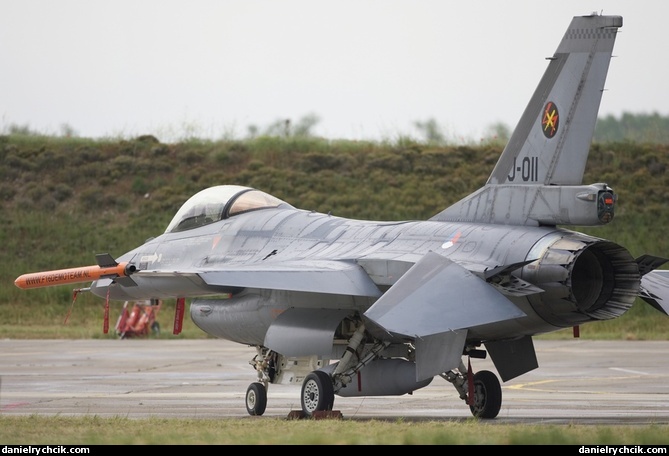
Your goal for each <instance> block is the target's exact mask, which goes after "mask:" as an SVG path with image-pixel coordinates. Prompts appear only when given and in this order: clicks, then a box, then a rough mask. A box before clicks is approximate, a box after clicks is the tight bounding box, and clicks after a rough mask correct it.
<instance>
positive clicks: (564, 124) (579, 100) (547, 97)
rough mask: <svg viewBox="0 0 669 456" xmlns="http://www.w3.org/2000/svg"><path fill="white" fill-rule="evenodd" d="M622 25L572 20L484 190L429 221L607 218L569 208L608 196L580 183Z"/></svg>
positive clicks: (614, 20)
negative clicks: (568, 188)
mask: <svg viewBox="0 0 669 456" xmlns="http://www.w3.org/2000/svg"><path fill="white" fill-rule="evenodd" d="M620 27H622V17H621V16H599V15H591V16H579V17H574V18H573V20H572V22H571V24H570V25H569V28H568V29H567V32H566V33H565V35H564V37H563V38H562V41H561V42H560V45H559V46H558V48H557V51H556V52H555V54H554V55H553V57H551V58H549V60H550V63H549V64H548V68H547V69H546V72H545V73H544V76H543V77H542V79H541V81H540V82H539V85H538V86H537V89H536V90H535V92H534V95H533V96H532V98H531V99H530V102H529V104H528V105H527V107H526V108H525V111H524V113H523V115H522V117H521V118H520V121H519V122H518V125H517V126H516V129H515V130H514V132H513V134H512V135H511V138H510V140H509V143H508V144H507V145H506V147H505V148H504V151H503V152H502V155H501V157H500V159H499V161H498V162H497V164H496V165H495V168H494V169H493V171H492V174H491V175H490V177H489V178H488V181H487V183H486V185H485V187H483V188H481V189H480V190H479V191H477V192H475V193H473V194H471V195H469V196H468V197H465V198H464V199H463V200H461V201H459V202H458V203H456V204H454V205H453V206H451V207H449V208H447V209H445V210H444V211H442V212H440V213H439V214H437V215H435V216H434V217H432V220H443V221H470V222H487V223H504V224H519V225H539V224H553V225H555V224H558V223H560V224H579V225H590V224H601V223H607V222H608V221H609V220H610V219H611V218H612V215H613V207H612V206H611V207H610V213H609V216H608V217H604V220H600V217H599V216H596V217H594V218H593V217H592V216H591V214H592V211H590V210H589V208H585V207H583V208H581V209H585V210H586V212H588V215H587V216H586V217H585V219H584V216H583V214H579V212H580V211H579V210H578V209H574V210H572V209H571V206H573V204H579V202H586V201H590V200H592V199H593V198H594V200H595V202H597V201H598V200H599V199H600V197H601V196H602V192H603V193H609V194H610V195H609V196H611V197H613V195H612V193H611V190H610V189H609V188H608V187H607V186H606V185H605V184H595V185H594V186H584V187H583V186H581V183H582V179H583V172H584V170H585V164H586V161H587V158H588V152H589V148H590V143H591V141H592V136H593V133H594V130H595V123H596V121H597V114H598V111H599V105H600V102H601V99H602V91H603V89H604V82H605V80H606V74H607V72H608V68H609V62H610V60H611V53H612V51H613V44H614V42H615V38H616V34H617V32H618V28H620ZM561 186H572V187H571V188H570V190H565V188H564V187H561ZM565 192H566V193H565ZM593 192H594V193H593ZM593 195H594V196H593ZM565 197H568V198H569V197H573V198H575V199H571V200H569V201H565V200H564V198H565ZM511 199H513V203H512V202H511ZM565 205H566V206H565ZM565 211H566V212H569V211H571V212H572V213H571V214H568V213H566V212H565ZM591 219H592V220H591Z"/></svg>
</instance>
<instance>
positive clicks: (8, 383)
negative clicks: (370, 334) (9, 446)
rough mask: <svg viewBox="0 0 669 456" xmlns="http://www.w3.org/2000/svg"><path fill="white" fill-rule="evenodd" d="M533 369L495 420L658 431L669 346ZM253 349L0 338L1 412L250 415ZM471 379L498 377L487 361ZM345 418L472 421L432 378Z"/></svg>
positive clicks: (668, 386)
mask: <svg viewBox="0 0 669 456" xmlns="http://www.w3.org/2000/svg"><path fill="white" fill-rule="evenodd" d="M535 348H536V351H537V357H538V360H539V368H538V369H535V370H533V371H531V372H528V373H526V374H525V375H522V376H520V377H518V378H516V379H513V380H511V381H509V382H506V383H503V384H502V395H503V397H502V409H501V411H500V413H499V416H498V417H497V418H496V419H495V420H493V422H497V423H523V422H527V423H537V422H544V423H587V424H626V423H629V424H668V423H669V359H668V357H667V354H669V342H666V341H614V342H612V341H589V340H583V339H574V340H563V341H542V340H539V341H535ZM254 354H255V350H254V349H252V348H249V347H245V346H242V345H238V344H234V343H231V342H228V341H223V340H213V339H208V340H181V339H175V340H165V339H148V340H147V339H126V340H116V339H105V340H0V413H1V414H3V415H32V414H39V415H61V416H75V415H96V416H100V417H119V416H120V417H129V418H145V417H163V418H169V417H174V418H253V419H258V417H250V416H249V415H248V414H247V412H246V408H245V394H246V389H247V387H248V385H249V384H250V383H251V382H253V381H255V380H256V376H255V372H254V370H253V369H252V367H251V366H250V365H249V361H250V360H251V359H252V357H253V355H254ZM472 367H473V368H474V370H475V371H478V370H482V369H488V370H492V371H493V372H496V370H495V369H494V366H493V365H492V362H491V361H490V360H489V359H485V360H480V359H472ZM299 394H300V387H299V386H298V385H270V387H269V390H268V401H267V402H268V403H267V410H266V412H265V414H264V416H265V417H268V416H269V417H287V416H288V414H289V412H290V411H291V410H299V409H300V399H299ZM334 409H335V410H339V411H341V413H342V415H343V418H344V419H370V418H376V419H399V418H402V419H413V420H420V419H429V420H438V419H443V420H467V419H471V414H470V412H469V407H468V406H467V405H466V404H465V403H464V402H463V401H462V400H461V399H460V398H459V397H458V394H457V392H456V391H455V388H453V386H452V385H451V384H450V383H448V382H446V381H445V380H443V379H441V378H439V377H437V378H435V379H434V380H433V381H432V383H431V384H430V385H429V386H427V387H425V388H423V389H421V390H418V391H415V392H414V393H413V394H411V395H403V396H387V397H360V398H341V397H336V398H335V404H334Z"/></svg>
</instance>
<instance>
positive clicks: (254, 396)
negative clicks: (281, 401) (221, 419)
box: [246, 347, 502, 419]
mask: <svg viewBox="0 0 669 456" xmlns="http://www.w3.org/2000/svg"><path fill="white" fill-rule="evenodd" d="M372 358H373V356H372ZM279 359H280V356H279V355H278V354H276V353H274V352H272V351H270V350H267V349H266V348H261V347H259V348H258V355H256V356H255V357H254V359H253V360H252V361H251V364H252V365H253V366H254V367H255V369H256V371H257V372H258V381H256V382H253V383H251V384H250V385H249V387H248V389H247V391H246V410H247V412H248V413H249V415H252V416H260V415H262V414H263V413H265V409H266V407H267V388H268V385H269V384H270V383H273V381H274V380H275V376H276V373H277V368H276V366H277V365H279V363H278V361H279ZM365 364H366V363H364V362H363V363H362V365H359V366H357V367H356V368H354V371H355V372H357V371H359V370H362V368H363V367H364V365H365ZM312 368H313V367H312ZM362 375H365V374H364V371H363V374H362ZM346 376H347V377H350V376H351V372H347V373H346ZM439 376H440V377H442V378H444V379H445V380H446V381H448V382H449V383H451V384H453V386H454V387H455V389H456V390H457V391H458V393H459V395H460V399H462V400H464V401H465V403H466V404H467V405H468V406H469V409H470V411H471V413H472V415H473V416H475V417H476V418H481V419H493V418H496V417H497V415H498V414H499V411H500V409H501V407H502V388H501V385H500V382H499V380H498V378H497V376H496V375H495V374H494V373H493V372H491V371H487V370H482V371H479V372H476V373H474V372H473V371H472V369H471V364H470V365H469V366H468V367H467V366H465V365H464V363H463V362H462V361H460V366H459V367H458V368H457V369H452V370H450V371H448V372H445V373H443V374H439ZM337 378H340V377H339V376H337V373H336V371H335V373H334V378H333V374H331V373H329V372H326V371H324V370H320V369H317V370H312V371H311V372H309V373H308V374H307V375H306V376H305V377H304V380H302V387H301V392H300V402H301V407H302V410H301V411H299V412H297V411H295V412H291V414H290V415H289V416H292V417H307V418H310V417H317V416H321V417H322V416H334V415H332V414H328V412H332V410H333V406H334V399H335V381H336V380H335V379H337ZM387 380H388V381H389V382H393V381H394V380H396V379H387ZM381 384H383V381H382V382H381ZM423 386H424V385H423ZM419 387H422V386H419ZM414 389H415V388H414ZM380 394H383V393H380ZM377 395H378V394H377ZM320 412H323V413H322V414H321V413H320Z"/></svg>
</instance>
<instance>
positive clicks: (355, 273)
mask: <svg viewBox="0 0 669 456" xmlns="http://www.w3.org/2000/svg"><path fill="white" fill-rule="evenodd" d="M198 275H199V276H200V278H201V279H202V280H203V281H204V282H205V283H206V284H207V285H210V286H222V287H250V288H268V289H274V290H291V291H303V292H314V293H331V294H345V295H352V296H369V297H379V296H381V291H380V290H379V288H378V287H377V286H376V284H375V283H374V281H373V280H372V279H371V278H370V277H369V275H368V274H367V273H366V272H365V270H364V269H363V268H362V267H360V266H359V265H358V264H356V263H355V262H353V261H350V262H349V261H314V260H302V261H292V262H291V261H288V262H282V263H280V264H277V263H272V264H271V265H268V264H264V263H261V264H252V265H237V266H230V267H229V269H228V268H223V269H218V270H215V271H213V270H212V271H207V270H204V271H199V272H198Z"/></svg>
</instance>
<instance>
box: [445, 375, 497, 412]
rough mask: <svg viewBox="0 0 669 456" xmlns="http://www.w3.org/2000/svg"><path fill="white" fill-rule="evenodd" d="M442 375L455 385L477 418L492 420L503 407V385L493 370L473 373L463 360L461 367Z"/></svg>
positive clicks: (461, 397)
mask: <svg viewBox="0 0 669 456" xmlns="http://www.w3.org/2000/svg"><path fill="white" fill-rule="evenodd" d="M441 377H443V378H444V379H446V380H447V381H448V382H450V383H452V384H453V386H455V389H456V390H458V393H460V399H462V400H464V401H465V402H466V403H467V404H468V405H469V410H471V412H472V415H474V416H475V417H476V418H482V419H488V420H490V419H493V418H495V417H496V416H497V415H498V414H499V411H500V409H501V408H502V387H501V386H500V383H499V380H498V379H497V376H496V375H495V374H494V373H493V372H490V371H487V370H482V371H479V372H477V373H475V374H473V373H472V371H471V369H467V368H466V367H465V365H464V363H462V362H461V363H460V368H459V369H457V370H456V369H453V370H451V371H449V372H446V373H445V374H441ZM470 385H471V387H470Z"/></svg>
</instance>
